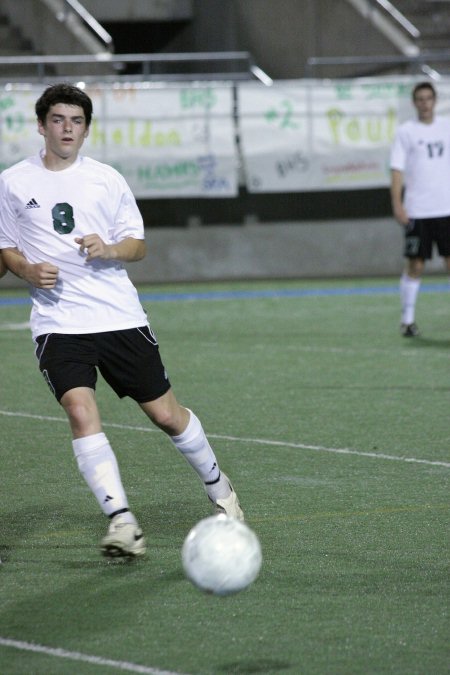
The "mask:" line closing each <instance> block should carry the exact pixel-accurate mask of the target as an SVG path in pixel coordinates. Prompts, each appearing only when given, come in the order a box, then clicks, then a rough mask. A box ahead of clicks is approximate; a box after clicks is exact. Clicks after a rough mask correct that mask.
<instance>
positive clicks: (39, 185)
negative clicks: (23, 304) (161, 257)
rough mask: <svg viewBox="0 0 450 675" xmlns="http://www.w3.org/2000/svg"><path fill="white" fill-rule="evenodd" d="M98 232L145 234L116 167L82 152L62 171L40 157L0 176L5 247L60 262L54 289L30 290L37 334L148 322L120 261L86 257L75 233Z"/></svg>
mask: <svg viewBox="0 0 450 675" xmlns="http://www.w3.org/2000/svg"><path fill="white" fill-rule="evenodd" d="M94 233H95V234H98V235H99V236H100V237H101V238H102V239H103V241H105V242H106V243H107V244H112V243H117V242H119V241H121V240H123V239H125V238H126V237H133V238H135V239H144V226H143V222H142V217H141V214H140V212H139V210H138V207H137V205H136V201H135V199H134V196H133V194H132V193H131V190H130V188H129V187H128V185H127V183H126V181H125V179H124V178H123V177H122V176H121V175H120V174H119V173H118V172H117V171H116V170H115V169H113V168H112V167H110V166H108V165H106V164H102V163H100V162H97V161H96V160H93V159H90V158H88V157H82V156H80V157H78V159H77V160H76V161H75V162H74V164H72V166H70V167H69V168H67V169H64V170H63V171H49V170H48V169H46V168H45V166H44V164H43V161H42V158H41V156H39V155H37V156H35V157H30V158H28V159H25V160H24V161H22V162H19V163H18V164H15V165H14V166H12V167H10V168H9V169H6V170H5V171H4V172H3V173H2V174H1V175H0V249H2V248H11V247H16V248H18V249H19V250H20V251H21V252H22V253H23V254H24V256H25V257H26V259H27V260H28V261H29V262H31V263H39V262H50V263H53V264H54V265H56V266H57V267H58V268H59V274H58V280H57V283H56V286H55V288H53V289H51V290H44V289H39V288H35V287H31V289H30V292H31V299H32V310H31V330H32V335H33V337H34V338H35V337H37V336H38V335H43V334H45V333H71V334H74V333H98V332H104V331H110V330H121V329H126V328H135V327H137V326H143V325H147V323H148V321H147V317H146V314H145V312H144V310H143V308H142V306H141V304H140V301H139V298H138V294H137V291H136V289H135V287H134V286H133V284H132V283H131V281H130V279H129V278H128V275H127V272H126V270H125V269H124V268H123V266H122V264H121V263H120V262H118V261H110V260H106V261H105V260H99V259H96V260H92V261H91V262H86V255H83V254H81V253H80V251H79V246H78V244H76V243H75V237H83V236H86V235H88V234H94Z"/></svg>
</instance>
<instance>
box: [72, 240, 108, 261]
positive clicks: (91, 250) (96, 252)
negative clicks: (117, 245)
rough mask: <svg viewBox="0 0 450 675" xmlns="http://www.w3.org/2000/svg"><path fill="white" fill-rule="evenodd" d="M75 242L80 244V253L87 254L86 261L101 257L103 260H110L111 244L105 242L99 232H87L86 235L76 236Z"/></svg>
mask: <svg viewBox="0 0 450 675" xmlns="http://www.w3.org/2000/svg"><path fill="white" fill-rule="evenodd" d="M75 243H76V244H79V246H80V253H82V254H85V253H87V256H86V262H89V261H90V260H94V259H95V258H100V259H101V260H109V259H110V258H111V255H110V246H108V244H105V242H104V241H103V239H101V237H99V236H98V234H87V235H86V236H85V237H75Z"/></svg>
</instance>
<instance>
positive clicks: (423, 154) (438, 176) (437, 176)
mask: <svg viewBox="0 0 450 675" xmlns="http://www.w3.org/2000/svg"><path fill="white" fill-rule="evenodd" d="M390 165H391V169H397V170H399V171H402V172H403V174H404V185H405V199H404V202H405V208H406V211H407V213H408V215H409V216H410V218H439V217H441V216H449V215H450V120H448V119H446V118H443V117H435V119H434V121H433V122H432V123H431V124H424V123H423V122H419V121H418V120H410V121H408V122H404V123H403V124H402V125H400V127H399V128H398V130H397V134H396V136H395V139H394V143H393V145H392V150H391V162H390Z"/></svg>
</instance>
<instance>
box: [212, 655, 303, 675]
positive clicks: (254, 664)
mask: <svg viewBox="0 0 450 675" xmlns="http://www.w3.org/2000/svg"><path fill="white" fill-rule="evenodd" d="M291 667H293V666H292V665H291V664H290V663H288V662H287V661H277V660H276V659H259V660H257V661H256V660H255V661H247V662H245V661H236V662H234V663H223V664H222V665H220V666H219V669H218V671H217V672H218V673H228V674H231V673H237V675H239V673H242V674H245V673H247V674H248V673H282V672H284V671H287V670H290V669H291Z"/></svg>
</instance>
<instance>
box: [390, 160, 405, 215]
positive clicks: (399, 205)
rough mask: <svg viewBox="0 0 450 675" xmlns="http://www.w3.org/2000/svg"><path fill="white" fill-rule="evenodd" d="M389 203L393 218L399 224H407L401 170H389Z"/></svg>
mask: <svg viewBox="0 0 450 675" xmlns="http://www.w3.org/2000/svg"><path fill="white" fill-rule="evenodd" d="M391 203H392V211H393V214H394V218H395V219H396V220H397V222H399V223H400V225H407V224H408V221H409V218H408V214H407V212H406V210H405V207H404V206H403V172H402V171H398V169H392V171H391Z"/></svg>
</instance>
